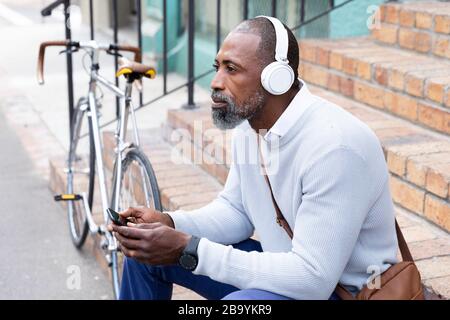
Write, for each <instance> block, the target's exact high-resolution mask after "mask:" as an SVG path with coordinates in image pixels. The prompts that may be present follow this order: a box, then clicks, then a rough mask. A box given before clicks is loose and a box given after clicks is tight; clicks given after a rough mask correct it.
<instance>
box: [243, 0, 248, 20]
mask: <svg viewBox="0 0 450 320" xmlns="http://www.w3.org/2000/svg"><path fill="white" fill-rule="evenodd" d="M247 19H248V0H244V20H247Z"/></svg>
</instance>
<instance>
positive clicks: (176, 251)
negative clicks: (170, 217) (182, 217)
mask: <svg viewBox="0 0 450 320" xmlns="http://www.w3.org/2000/svg"><path fill="white" fill-rule="evenodd" d="M108 228H109V229H110V231H113V232H114V235H115V236H116V238H117V240H118V241H119V243H120V248H121V250H122V252H123V253H124V254H125V255H126V256H127V257H129V258H133V259H136V260H137V261H139V262H141V263H145V264H151V265H169V264H175V263H177V262H178V258H179V257H180V255H181V253H182V252H183V249H184V248H185V247H186V246H187V244H188V242H189V240H190V238H191V236H190V235H187V234H185V233H182V232H180V231H176V230H175V229H173V228H170V227H168V226H166V225H163V224H162V223H143V224H132V223H129V224H128V227H119V226H116V225H110V226H109V227H108Z"/></svg>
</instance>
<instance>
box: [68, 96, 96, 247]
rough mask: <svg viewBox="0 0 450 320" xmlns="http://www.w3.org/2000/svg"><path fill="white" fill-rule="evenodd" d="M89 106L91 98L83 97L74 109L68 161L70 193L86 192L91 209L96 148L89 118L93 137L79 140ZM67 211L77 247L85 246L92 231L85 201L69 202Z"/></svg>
mask: <svg viewBox="0 0 450 320" xmlns="http://www.w3.org/2000/svg"><path fill="white" fill-rule="evenodd" d="M86 106H87V101H86V100H85V99H80V100H79V101H78V103H77V106H76V108H75V110H74V115H73V126H72V128H73V133H72V139H71V142H70V152H69V159H68V164H67V168H68V170H67V194H78V195H81V194H82V193H86V196H87V201H88V205H89V209H92V202H93V198H94V182H95V149H94V137H93V135H92V123H91V122H90V121H88V122H89V123H88V125H87V130H88V131H89V138H88V139H87V140H86V141H80V140H79V135H80V132H81V131H82V129H83V128H82V120H83V119H84V118H85V113H86V111H87V110H86V109H83V107H86ZM67 213H68V219H69V230H70V236H71V238H72V242H73V244H74V245H75V247H76V248H81V247H82V246H83V244H84V242H85V241H86V237H87V234H88V231H89V226H88V221H87V218H86V211H85V208H84V204H83V201H82V200H77V201H68V202H67Z"/></svg>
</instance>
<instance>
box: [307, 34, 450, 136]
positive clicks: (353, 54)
mask: <svg viewBox="0 0 450 320" xmlns="http://www.w3.org/2000/svg"><path fill="white" fill-rule="evenodd" d="M300 58H301V63H300V67H299V73H300V76H301V77H302V78H303V79H304V80H305V81H307V82H310V83H312V84H315V85H318V86H320V87H322V88H326V89H328V90H331V91H334V92H337V93H340V94H342V95H344V96H347V97H349V98H352V99H354V100H356V101H359V102H362V103H365V104H366V105H368V106H370V107H372V108H375V109H379V110H383V111H384V112H387V113H390V114H393V115H395V116H396V117H399V118H402V119H405V120H408V121H410V122H412V123H415V124H418V125H420V126H423V127H425V128H427V129H431V130H433V131H436V132H439V133H442V134H446V135H449V134H450V61H444V60H442V59H438V58H434V57H427V56H424V55H421V54H418V53H414V52H408V51H406V50H402V49H396V48H388V47H384V46H381V45H379V44H377V43H375V42H374V41H373V40H370V39H368V38H352V39H342V40H316V39H312V40H302V41H301V42H300Z"/></svg>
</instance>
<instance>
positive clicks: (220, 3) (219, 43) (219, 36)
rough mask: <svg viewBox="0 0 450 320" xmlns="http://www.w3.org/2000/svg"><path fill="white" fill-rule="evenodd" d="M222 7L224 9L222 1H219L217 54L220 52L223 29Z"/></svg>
mask: <svg viewBox="0 0 450 320" xmlns="http://www.w3.org/2000/svg"><path fill="white" fill-rule="evenodd" d="M221 7H222V1H221V0H217V24H216V27H217V29H216V40H217V52H219V50H220V45H221V37H222V33H221V28H222V20H221Z"/></svg>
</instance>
